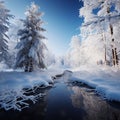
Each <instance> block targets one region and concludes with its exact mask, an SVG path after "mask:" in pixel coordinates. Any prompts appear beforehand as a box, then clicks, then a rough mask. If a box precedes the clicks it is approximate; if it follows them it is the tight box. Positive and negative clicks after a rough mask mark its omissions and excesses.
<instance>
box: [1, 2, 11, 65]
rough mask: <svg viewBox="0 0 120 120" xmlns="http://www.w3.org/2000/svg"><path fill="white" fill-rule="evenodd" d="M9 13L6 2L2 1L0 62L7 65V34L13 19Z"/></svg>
mask: <svg viewBox="0 0 120 120" xmlns="http://www.w3.org/2000/svg"><path fill="white" fill-rule="evenodd" d="M9 12H10V10H8V9H6V7H5V6H4V2H3V1H0V62H1V61H4V62H5V63H7V61H8V59H9V53H8V45H7V43H8V41H7V40H8V36H7V34H6V32H7V31H8V29H9V28H8V26H9V24H10V23H9V19H10V18H12V17H13V16H12V15H10V14H9Z"/></svg>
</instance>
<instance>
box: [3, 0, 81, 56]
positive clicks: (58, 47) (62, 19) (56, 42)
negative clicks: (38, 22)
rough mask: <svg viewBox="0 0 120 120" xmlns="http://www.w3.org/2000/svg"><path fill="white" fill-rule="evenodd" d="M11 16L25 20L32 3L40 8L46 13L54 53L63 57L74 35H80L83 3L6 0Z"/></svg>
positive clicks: (48, 34) (47, 35) (50, 0)
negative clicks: (28, 7)
mask: <svg viewBox="0 0 120 120" xmlns="http://www.w3.org/2000/svg"><path fill="white" fill-rule="evenodd" d="M4 1H5V5H6V6H7V8H8V9H10V10H11V14H13V15H15V16H16V17H17V18H23V17H25V16H24V12H25V10H26V7H27V6H29V5H30V3H31V2H33V1H34V2H35V3H36V4H37V5H39V6H40V11H42V12H44V13H45V14H44V16H43V18H42V19H43V20H44V21H45V22H46V23H47V24H45V25H44V28H45V29H46V30H47V32H46V34H45V35H46V37H47V38H48V44H49V47H50V48H51V50H52V51H53V53H55V54H56V55H63V54H64V53H65V52H66V51H67V49H68V47H69V43H70V40H71V37H72V36H73V35H76V34H79V32H80V31H79V27H80V25H81V22H82V19H80V18H79V9H80V7H81V6H82V3H81V2H79V0H4Z"/></svg>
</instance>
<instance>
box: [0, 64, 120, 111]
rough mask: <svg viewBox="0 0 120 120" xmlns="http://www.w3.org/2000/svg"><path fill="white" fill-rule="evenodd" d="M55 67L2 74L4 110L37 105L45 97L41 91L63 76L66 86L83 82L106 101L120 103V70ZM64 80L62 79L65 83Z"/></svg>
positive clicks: (0, 97) (0, 94)
mask: <svg viewBox="0 0 120 120" xmlns="http://www.w3.org/2000/svg"><path fill="white" fill-rule="evenodd" d="M66 69H68V68H65V67H61V66H51V67H49V68H48V70H45V71H39V72H32V73H24V72H20V71H19V72H18V71H5V72H0V108H4V109H5V110H10V109H14V110H19V111H21V110H22V109H23V108H25V107H29V104H28V102H27V101H32V102H33V103H35V102H36V101H37V99H39V98H40V97H42V96H44V94H43V93H38V94H36V93H35V92H36V89H37V88H46V87H48V86H51V83H53V80H52V76H55V75H58V74H59V75H60V74H62V73H64V74H63V79H64V80H63V82H82V83H85V84H87V85H89V86H91V87H93V88H94V89H95V90H96V92H97V93H98V94H99V95H101V96H102V97H104V98H106V99H108V100H111V101H113V100H114V101H119V102H120V92H119V91H120V74H119V70H116V69H114V68H107V67H93V66H92V67H91V66H81V67H80V68H78V69H70V68H69V69H68V70H71V71H72V72H73V73H72V72H69V71H66V72H64V71H65V70H66ZM61 80H62V79H61Z"/></svg>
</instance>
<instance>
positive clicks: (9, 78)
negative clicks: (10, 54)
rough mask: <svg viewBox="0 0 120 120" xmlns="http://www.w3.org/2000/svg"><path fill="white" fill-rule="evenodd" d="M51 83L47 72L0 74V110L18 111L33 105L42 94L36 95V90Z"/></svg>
mask: <svg viewBox="0 0 120 120" xmlns="http://www.w3.org/2000/svg"><path fill="white" fill-rule="evenodd" d="M50 83H53V81H52V79H51V76H50V75H48V73H47V72H33V73H24V72H0V108H4V109H5V110H10V109H14V110H19V111H21V110H22V109H23V108H25V107H29V104H28V103H27V101H32V102H33V103H35V102H36V101H37V99H38V98H40V97H42V96H43V95H44V93H38V94H36V93H35V91H36V90H37V88H41V87H42V88H44V87H48V86H50Z"/></svg>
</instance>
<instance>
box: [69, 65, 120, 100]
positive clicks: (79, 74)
mask: <svg viewBox="0 0 120 120" xmlns="http://www.w3.org/2000/svg"><path fill="white" fill-rule="evenodd" d="M69 80H70V81H71V82H75V81H77V82H82V83H85V84H87V85H88V86H91V87H93V88H95V91H96V92H97V93H98V94H99V95H101V96H102V97H104V98H106V99H108V100H110V101H119V102H120V72H119V70H118V71H117V70H116V69H114V68H107V67H104V68H102V69H101V68H99V67H98V68H96V67H90V66H86V67H81V68H79V70H78V69H77V70H74V73H73V75H72V77H70V78H69Z"/></svg>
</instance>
